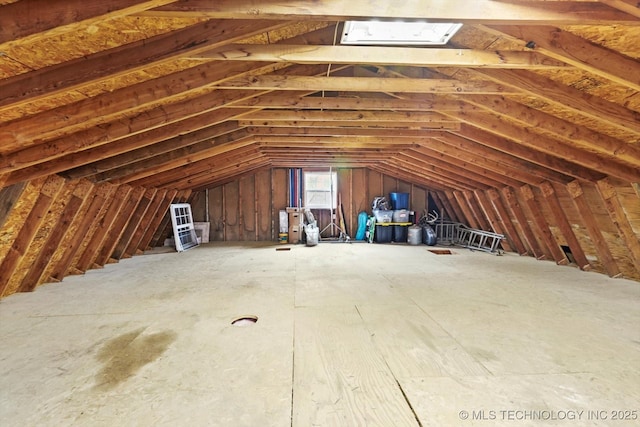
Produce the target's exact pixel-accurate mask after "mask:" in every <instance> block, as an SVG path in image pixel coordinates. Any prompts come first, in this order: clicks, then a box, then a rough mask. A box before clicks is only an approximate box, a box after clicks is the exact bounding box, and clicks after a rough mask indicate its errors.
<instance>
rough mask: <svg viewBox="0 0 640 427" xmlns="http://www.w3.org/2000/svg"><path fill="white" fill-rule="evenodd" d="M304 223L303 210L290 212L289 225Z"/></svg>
mask: <svg viewBox="0 0 640 427" xmlns="http://www.w3.org/2000/svg"><path fill="white" fill-rule="evenodd" d="M294 225H295V226H300V225H302V213H301V212H289V227H291V226H294Z"/></svg>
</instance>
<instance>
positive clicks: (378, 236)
mask: <svg viewBox="0 0 640 427" xmlns="http://www.w3.org/2000/svg"><path fill="white" fill-rule="evenodd" d="M373 237H374V239H375V241H376V242H377V243H389V242H391V239H392V238H393V226H391V225H381V224H376V233H375V234H374V236H373Z"/></svg>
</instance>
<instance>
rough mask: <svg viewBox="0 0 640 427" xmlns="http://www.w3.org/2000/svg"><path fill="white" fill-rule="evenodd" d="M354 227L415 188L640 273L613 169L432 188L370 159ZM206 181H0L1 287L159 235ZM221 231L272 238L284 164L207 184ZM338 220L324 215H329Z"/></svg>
mask: <svg viewBox="0 0 640 427" xmlns="http://www.w3.org/2000/svg"><path fill="white" fill-rule="evenodd" d="M338 174H339V192H340V193H341V196H342V201H343V206H344V210H345V215H346V222H347V228H348V230H349V231H350V234H351V235H354V234H355V231H354V229H355V227H356V224H357V215H358V213H359V212H360V211H362V210H367V211H369V210H370V203H371V200H372V199H373V197H375V196H379V195H387V194H388V193H390V192H392V191H399V192H408V193H410V199H411V208H412V209H413V210H416V211H418V212H421V211H422V210H423V209H425V208H426V207H427V206H428V203H429V202H428V200H429V198H431V199H432V200H433V201H434V202H435V204H436V205H437V207H438V209H439V210H441V211H442V210H443V209H444V211H445V213H446V216H447V217H448V218H450V219H452V220H455V221H460V222H463V223H465V224H468V225H469V226H471V227H474V228H481V229H485V230H493V231H495V232H498V233H502V234H505V235H506V236H507V239H506V241H505V242H504V248H505V250H508V251H513V252H516V253H519V254H521V255H528V256H534V257H536V258H538V259H541V260H551V261H554V262H555V263H557V264H559V265H567V264H569V265H573V266H578V267H579V268H581V269H583V270H592V271H597V272H601V273H605V274H608V275H609V276H611V277H626V278H629V279H633V280H638V281H640V203H638V200H639V197H640V189H639V187H638V185H637V184H629V183H625V182H622V181H617V180H615V179H613V178H606V179H603V180H601V181H598V182H596V183H589V182H585V181H573V182H570V183H569V184H568V185H561V184H559V183H550V182H543V183H542V184H540V185H538V186H530V185H525V186H523V187H519V188H514V187H504V188H500V189H498V188H492V189H489V190H486V191H483V190H476V191H444V192H442V191H431V190H430V189H427V188H423V187H420V186H417V185H415V184H412V183H408V182H405V181H403V180H401V179H399V178H397V177H394V176H393V175H392V174H387V173H385V172H384V171H380V170H373V169H364V168H356V169H338ZM204 195H205V192H204V191H202V192H196V193H193V194H192V192H191V190H185V191H177V190H167V189H162V190H159V189H153V188H144V187H134V186H130V185H126V184H124V185H113V184H108V183H103V184H95V183H92V182H91V181H88V180H86V179H79V180H78V179H76V180H69V179H65V178H62V177H60V176H58V175H50V176H47V177H43V178H38V179H34V180H32V181H29V182H26V183H19V184H15V185H12V186H8V187H5V188H3V189H1V190H0V230H1V231H0V296H7V295H10V294H13V293H15V292H25V291H27V292H28V291H33V290H34V289H35V288H36V287H37V286H39V285H41V284H43V283H47V282H59V281H61V280H62V279H63V278H64V277H65V276H67V275H70V274H82V273H84V272H85V271H87V270H88V269H92V268H101V267H102V266H104V265H105V264H107V263H114V262H118V261H119V260H121V259H124V258H129V257H131V256H133V255H136V254H139V253H141V252H142V251H144V250H145V249H148V248H149V247H152V246H161V245H162V244H163V242H164V238H165V237H166V234H167V232H168V230H170V219H169V217H168V215H167V211H168V206H169V204H170V203H172V202H185V201H189V202H191V203H192V205H193V207H194V214H195V218H194V219H195V220H196V221H203V220H204V219H205V218H204V215H205V208H204V207H205V203H204ZM208 195H209V215H210V221H211V223H212V225H211V234H210V237H211V240H213V241H255V240H260V241H275V240H276V239H277V233H278V211H279V210H281V209H284V208H285V207H286V206H287V169H284V168H265V169H261V170H259V171H257V172H255V173H251V174H245V175H243V176H241V177H239V178H238V179H236V180H232V181H229V182H227V183H225V184H223V185H220V186H217V187H213V188H210V189H209V190H208ZM328 221H329V218H328V213H327V214H325V216H322V215H320V216H319V223H320V226H321V227H323V226H324V225H326V224H327V223H328Z"/></svg>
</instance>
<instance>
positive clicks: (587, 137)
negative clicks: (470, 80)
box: [462, 95, 640, 167]
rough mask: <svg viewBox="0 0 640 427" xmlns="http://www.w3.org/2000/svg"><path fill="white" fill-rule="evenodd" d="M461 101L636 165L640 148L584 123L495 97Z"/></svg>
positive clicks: (639, 163)
mask: <svg viewBox="0 0 640 427" xmlns="http://www.w3.org/2000/svg"><path fill="white" fill-rule="evenodd" d="M462 102H464V104H468V105H473V106H474V107H476V108H478V109H481V110H485V111H491V112H494V113H498V114H500V115H502V116H504V117H508V118H509V119H511V120H516V121H518V122H520V123H521V124H522V125H523V126H526V127H533V128H536V129H540V130H544V131H546V132H550V133H552V134H554V135H555V136H556V137H558V138H562V139H563V140H565V141H567V142H571V143H572V144H573V145H578V146H580V147H583V148H584V149H586V150H589V151H595V152H598V153H600V154H602V155H604V156H606V157H608V158H609V159H611V160H614V161H624V162H625V163H628V164H629V165H630V166H635V167H640V147H637V146H634V145H632V144H629V143H627V142H624V141H621V140H619V139H616V138H612V137H610V136H607V135H605V134H602V133H599V132H596V131H593V130H591V129H589V128H587V127H585V126H580V125H576V124H574V123H571V122H569V121H567V120H563V119H561V118H559V117H556V116H553V115H551V114H548V113H545V112H543V111H540V110H536V109H534V108H530V107H527V106H526V105H523V104H520V103H517V102H515V101H511V100H509V99H505V98H502V97H497V96H484V95H469V96H466V97H465V98H464V100H463V101H462ZM465 108H467V107H463V108H462V110H463V111H464V110H465Z"/></svg>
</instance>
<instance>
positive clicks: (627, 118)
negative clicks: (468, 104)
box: [473, 69, 640, 136]
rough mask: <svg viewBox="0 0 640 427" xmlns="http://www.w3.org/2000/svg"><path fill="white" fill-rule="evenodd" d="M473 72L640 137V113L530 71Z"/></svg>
mask: <svg viewBox="0 0 640 427" xmlns="http://www.w3.org/2000/svg"><path fill="white" fill-rule="evenodd" d="M473 72H474V73H475V74H477V75H480V76H482V77H483V78H485V79H490V80H493V81H495V82H497V83H500V84H504V85H508V86H510V87H512V88H517V89H518V90H520V91H521V93H522V94H525V95H531V96H534V97H536V98H537V99H539V100H540V101H544V102H548V103H549V104H551V105H553V106H556V107H560V108H562V109H563V110H568V111H570V112H571V113H573V114H576V115H579V116H584V117H588V118H589V119H592V120H596V121H598V122H600V123H602V124H604V125H608V126H614V127H617V128H618V129H620V130H623V131H626V132H634V133H636V134H638V135H639V136H640V112H637V111H634V110H631V109H629V108H626V107H624V106H622V105H619V104H616V103H613V102H610V101H607V100H605V99H603V98H600V97H597V96H594V95H590V94H588V93H586V92H583V91H581V90H578V89H575V88H573V87H570V86H567V85H564V84H562V83H559V82H556V81H554V80H551V79H549V78H546V77H544V76H541V75H539V74H536V73H533V72H530V71H526V70H510V71H508V72H507V71H502V70H481V69H476V70H474V71H473Z"/></svg>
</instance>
